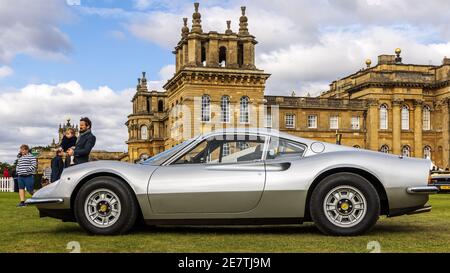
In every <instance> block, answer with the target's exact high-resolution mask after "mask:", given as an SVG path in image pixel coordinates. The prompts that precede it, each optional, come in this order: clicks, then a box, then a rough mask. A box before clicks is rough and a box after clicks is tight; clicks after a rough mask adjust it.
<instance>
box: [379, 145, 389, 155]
mask: <svg viewBox="0 0 450 273" xmlns="http://www.w3.org/2000/svg"><path fill="white" fill-rule="evenodd" d="M380 152H382V153H385V154H388V153H389V146H387V145H383V146H381V149H380Z"/></svg>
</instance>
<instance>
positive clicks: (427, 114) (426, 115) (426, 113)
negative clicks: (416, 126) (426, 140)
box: [422, 105, 431, 130]
mask: <svg viewBox="0 0 450 273" xmlns="http://www.w3.org/2000/svg"><path fill="white" fill-rule="evenodd" d="M422 118H423V125H422V127H423V129H424V130H431V109H430V106H428V105H425V106H424V107H423V113H422Z"/></svg>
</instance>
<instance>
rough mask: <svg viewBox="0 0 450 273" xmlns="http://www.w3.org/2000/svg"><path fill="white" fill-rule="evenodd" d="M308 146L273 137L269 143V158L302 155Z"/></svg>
mask: <svg viewBox="0 0 450 273" xmlns="http://www.w3.org/2000/svg"><path fill="white" fill-rule="evenodd" d="M305 148H306V146H305V145H303V144H301V143H298V142H294V141H290V140H286V139H282V138H281V139H280V138H272V139H271V140H270V144H269V150H268V154H267V160H270V159H279V158H285V157H302V156H303V153H304V152H305Z"/></svg>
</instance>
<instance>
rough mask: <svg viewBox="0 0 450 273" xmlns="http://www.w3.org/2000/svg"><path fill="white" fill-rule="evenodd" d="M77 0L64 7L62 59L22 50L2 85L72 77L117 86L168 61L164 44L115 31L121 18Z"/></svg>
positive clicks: (124, 5) (119, 4)
mask: <svg viewBox="0 0 450 273" xmlns="http://www.w3.org/2000/svg"><path fill="white" fill-rule="evenodd" d="M81 4H82V5H81V6H80V7H87V6H89V7H96V8H102V7H103V8H111V6H113V7H115V8H121V9H125V10H133V9H132V7H133V6H132V2H131V1H107V0H105V1H93V0H91V1H86V0H84V1H82V2H81ZM80 7H79V6H73V7H68V9H69V10H70V12H71V13H73V16H74V18H72V19H71V21H70V22H64V23H62V24H61V26H60V29H61V31H62V32H64V33H65V34H67V36H68V37H69V39H70V43H71V48H70V50H69V51H68V52H67V54H66V57H67V59H65V60H48V59H43V58H39V57H34V56H30V55H25V54H19V55H17V56H16V57H15V58H14V60H13V61H12V63H11V67H13V69H14V75H12V76H11V77H7V78H5V79H3V81H1V82H0V83H1V85H3V86H12V87H16V88H20V87H23V86H25V85H27V84H29V83H34V84H38V83H50V84H57V83H59V82H66V81H70V80H74V79H76V80H77V81H78V82H79V83H80V84H82V85H83V87H85V88H96V87H98V86H102V85H107V86H109V87H111V88H113V89H115V90H122V89H125V88H128V87H132V86H134V85H135V84H136V81H137V80H136V79H137V77H138V76H139V75H140V73H141V71H147V73H148V75H149V77H151V78H158V72H159V70H160V68H161V66H162V65H164V64H170V63H172V62H173V54H172V53H171V52H170V50H167V49H164V48H161V47H160V46H158V45H156V44H154V43H152V42H149V41H144V40H142V39H139V38H137V37H135V36H133V35H130V34H127V33H124V32H121V34H123V37H115V36H114V35H113V33H112V31H120V30H121V29H122V28H123V26H122V22H121V21H118V20H117V19H116V18H103V17H100V16H97V15H86V14H83V12H82V11H81V10H80Z"/></svg>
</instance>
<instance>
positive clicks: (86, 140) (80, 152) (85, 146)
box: [73, 131, 96, 164]
mask: <svg viewBox="0 0 450 273" xmlns="http://www.w3.org/2000/svg"><path fill="white" fill-rule="evenodd" d="M95 141H96V138H95V136H94V135H93V134H92V133H91V132H90V131H89V132H86V133H85V134H80V136H79V137H78V140H77V143H76V145H75V150H74V152H73V155H74V157H75V158H74V162H75V164H81V163H86V162H88V161H89V154H90V153H91V150H92V148H93V147H94V146H95Z"/></svg>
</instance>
